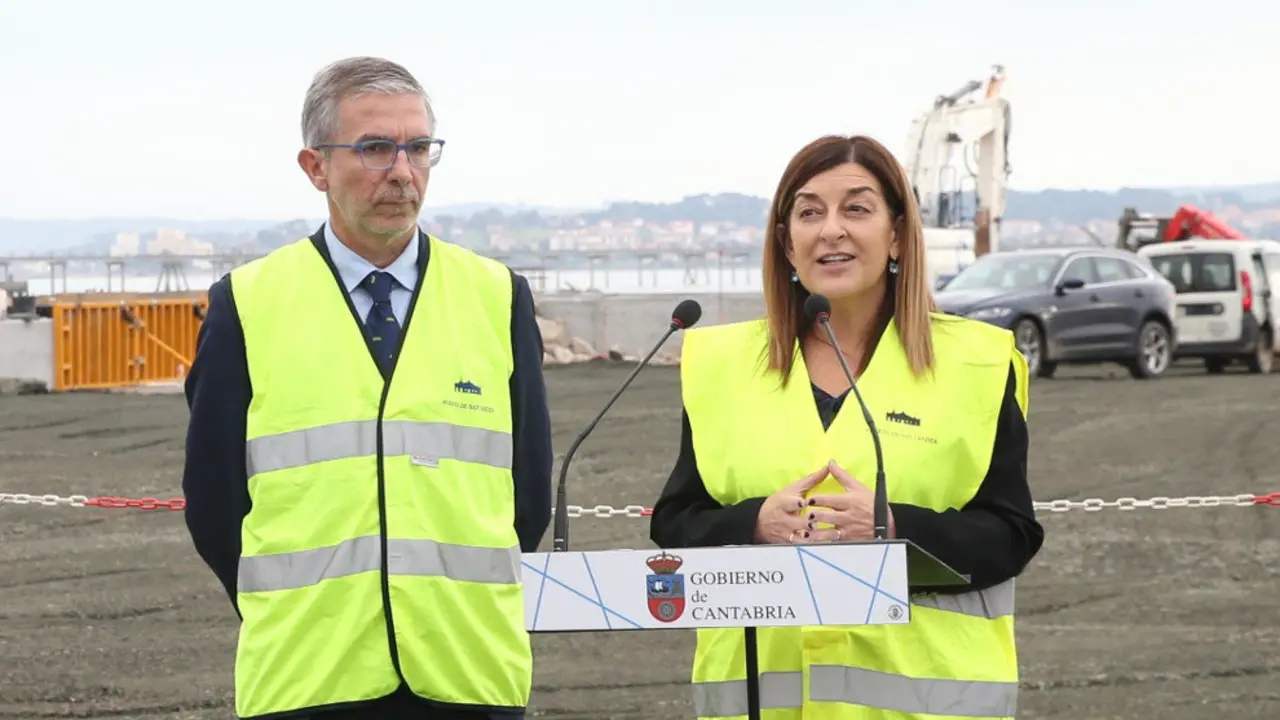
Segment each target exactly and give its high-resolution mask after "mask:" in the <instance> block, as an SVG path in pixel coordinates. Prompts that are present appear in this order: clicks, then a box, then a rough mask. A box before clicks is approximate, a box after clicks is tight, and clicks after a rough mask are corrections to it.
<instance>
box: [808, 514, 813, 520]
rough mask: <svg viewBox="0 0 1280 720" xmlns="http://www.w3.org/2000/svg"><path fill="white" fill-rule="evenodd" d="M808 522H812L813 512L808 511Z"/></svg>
mask: <svg viewBox="0 0 1280 720" xmlns="http://www.w3.org/2000/svg"><path fill="white" fill-rule="evenodd" d="M809 522H813V513H809Z"/></svg>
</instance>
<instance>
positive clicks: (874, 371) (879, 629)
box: [681, 316, 1027, 720]
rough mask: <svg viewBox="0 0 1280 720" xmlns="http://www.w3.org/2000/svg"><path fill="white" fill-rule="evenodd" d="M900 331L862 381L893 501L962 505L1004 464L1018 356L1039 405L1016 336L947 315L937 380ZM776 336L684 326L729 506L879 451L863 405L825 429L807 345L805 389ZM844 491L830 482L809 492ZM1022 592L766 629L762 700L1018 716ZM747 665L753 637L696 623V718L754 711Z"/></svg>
mask: <svg viewBox="0 0 1280 720" xmlns="http://www.w3.org/2000/svg"><path fill="white" fill-rule="evenodd" d="M896 333H897V329H896V324H894V323H891V324H890V326H889V328H888V330H887V331H886V332H885V335H884V337H883V338H882V339H881V341H880V343H879V345H878V346H877V348H876V350H875V354H874V355H873V357H872V359H871V362H870V363H869V364H868V367H867V369H866V371H864V373H863V376H862V377H861V378H860V381H859V391H860V392H861V394H862V397H863V400H864V401H865V402H866V404H867V405H868V407H869V409H870V410H871V412H872V413H873V416H874V417H875V418H876V421H877V425H878V429H879V431H880V436H881V442H882V444H883V448H884V457H885V462H886V465H887V466H888V467H889V468H890V469H889V480H888V487H889V500H890V501H891V502H907V503H911V504H914V505H919V506H921V507H927V508H930V509H932V510H934V511H937V512H944V511H947V510H953V509H957V508H961V507H963V506H964V505H965V504H966V503H967V502H968V501H969V500H970V499H971V498H972V497H973V495H974V494H975V493H976V492H977V490H978V488H979V486H980V485H981V482H982V479H983V477H984V475H985V474H986V471H987V468H988V466H989V465H990V460H991V451H992V443H993V440H994V434H995V430H996V428H995V421H996V418H997V417H998V414H999V407H1000V404H1001V402H1002V399H1003V392H1002V390H1003V389H1004V386H1005V383H1006V380H1007V378H1008V376H1009V368H1010V364H1012V366H1013V369H1014V375H1015V379H1016V383H1017V387H1016V388H1015V392H1016V394H1017V397H1018V402H1019V406H1020V409H1021V410H1022V411H1023V413H1024V415H1025V412H1026V408H1027V402H1026V382H1027V376H1026V365H1025V361H1023V359H1022V358H1021V356H1020V355H1019V354H1018V352H1017V350H1016V347H1015V346H1014V344H1013V341H1012V337H1011V335H1010V334H1009V333H1008V332H1007V331H1003V330H1000V329H998V328H994V327H992V326H989V325H985V324H982V323H977V322H973V321H969V320H964V319H959V318H947V317H942V316H934V318H933V333H934V337H933V346H934V349H935V353H936V354H937V364H936V366H935V368H934V373H933V374H932V375H931V376H927V377H921V378H916V377H913V376H912V375H911V373H910V370H909V367H908V365H907V362H906V356H905V352H904V350H903V348H902V345H901V343H900V341H899V339H898V338H897V337H896ZM766 342H767V326H766V325H765V324H764V323H763V322H760V321H755V322H747V323H734V324H729V325H719V326H711V327H707V328H702V329H695V330H690V331H688V332H686V335H685V338H684V348H683V350H682V359H681V376H682V377H681V385H682V388H681V390H682V399H683V400H684V405H685V409H686V411H687V412H688V415H689V421H690V425H691V427H692V429H693V437H694V449H695V454H696V457H697V463H698V469H699V471H700V474H701V476H702V478H703V481H704V483H705V484H706V485H707V490H708V492H709V493H710V494H711V496H712V497H713V498H714V499H715V500H716V501H717V502H719V503H721V504H723V505H730V504H735V503H739V502H742V501H743V500H745V499H747V498H750V497H762V496H767V495H769V494H771V493H772V492H775V491H776V490H777V489H778V488H779V487H781V486H783V485H785V484H787V483H789V482H793V481H795V480H796V479H798V478H800V477H803V476H804V475H807V474H808V473H810V472H812V471H813V468H815V467H818V466H820V465H821V464H822V463H823V462H825V461H827V460H828V459H835V460H836V462H838V463H840V464H841V465H842V466H843V467H844V468H845V469H846V470H848V471H849V472H850V474H851V475H853V476H854V477H855V478H857V479H859V480H860V481H863V482H864V483H867V479H868V478H873V477H874V476H875V464H874V457H875V453H874V451H873V448H872V447H871V445H870V436H869V433H868V432H867V429H866V426H865V423H864V421H863V419H862V417H861V413H858V412H853V413H849V412H842V413H841V414H839V415H838V416H837V417H836V419H835V421H834V422H833V423H832V424H831V426H830V428H828V429H826V431H825V432H824V431H823V430H824V429H823V427H822V424H821V421H820V420H819V417H818V414H817V409H816V408H815V407H814V400H813V395H812V393H811V391H810V389H809V387H808V383H807V382H806V380H807V368H806V367H805V364H804V358H803V354H801V353H799V352H798V349H797V354H796V365H795V367H794V369H793V375H792V378H791V383H790V384H789V385H788V386H786V387H782V388H780V387H779V384H778V378H777V376H776V375H773V374H770V373H767V372H761V365H760V364H759V363H758V362H757V359H758V358H760V357H761V352H762V350H763V348H764V344H765V343H766ZM779 447H785V448H787V451H786V452H779V451H778V448H779ZM840 492H843V489H842V488H840V487H839V486H838V484H836V483H835V481H834V480H833V479H827V480H824V481H823V483H821V484H819V485H818V487H816V488H815V489H814V490H812V491H811V492H810V493H808V494H809V495H817V494H824V493H840ZM1014 597H1015V581H1014V580H1009V581H1006V582H1003V583H1000V584H999V585H996V586H994V587H991V588H988V589H985V590H981V591H971V592H966V593H962V594H916V595H913V597H912V598H911V604H912V609H913V611H914V612H913V613H912V622H911V623H910V624H908V625H887V626H866V627H851V628H827V627H817V628H768V627H762V628H760V629H759V630H758V632H757V637H758V650H759V667H760V670H761V675H762V677H766V678H770V680H769V681H768V683H769V688H768V689H766V687H765V685H764V683H762V684H761V688H760V694H761V704H762V707H764V708H772V709H774V711H775V713H778V714H777V715H776V716H777V717H778V718H779V719H780V720H781V718H788V719H789V720H790V719H793V718H794V719H798V718H800V717H801V714H802V713H803V714H804V717H806V718H808V717H812V718H813V719H814V720H819V719H823V720H825V718H844V717H854V716H856V717H859V718H868V719H869V718H872V717H882V715H881V714H879V713H878V712H877V710H876V709H880V711H881V712H883V713H886V714H892V717H894V718H901V717H903V716H904V715H905V716H911V717H916V716H920V715H924V716H927V717H929V718H931V719H932V718H934V717H939V718H940V717H959V716H968V717H974V718H1006V717H1012V716H1013V714H1014V713H1013V708H1014V707H1015V705H1016V701H1017V691H1018V667H1017V657H1016V647H1015V645H1014V626H1013V619H1014ZM742 667H743V651H742V634H741V632H740V631H735V630H729V629H703V630H699V631H698V645H697V651H696V653H695V657H694V667H693V685H694V688H693V690H694V692H693V696H694V700H695V703H696V704H697V707H698V717H700V718H713V717H715V718H726V717H742V716H743V715H745V714H746V697H747V695H746V682H745V681H744V680H742V679H741V678H742ZM806 687H807V688H808V697H807V698H806V697H805V690H804V689H805V688H806ZM805 703H810V705H808V706H804V705H805ZM842 705H843V707H844V709H841V708H842ZM802 706H803V708H802ZM855 706H856V708H857V709H855ZM800 708H802V709H800ZM846 713H848V714H846ZM899 713H901V714H899Z"/></svg>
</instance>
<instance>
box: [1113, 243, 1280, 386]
mask: <svg viewBox="0 0 1280 720" xmlns="http://www.w3.org/2000/svg"><path fill="white" fill-rule="evenodd" d="M1138 255H1140V256H1142V257H1144V258H1146V260H1147V262H1150V263H1151V266H1152V267H1153V268H1155V270H1156V272H1158V273H1160V274H1161V275H1163V276H1164V277H1165V279H1167V280H1168V281H1169V282H1171V283H1173V287H1174V290H1175V292H1176V293H1177V295H1176V297H1175V302H1176V304H1177V310H1176V312H1177V317H1176V318H1175V319H1174V323H1175V324H1176V325H1177V331H1178V348H1177V351H1176V356H1177V357H1180V358H1185V357H1192V358H1203V360H1204V365H1205V368H1206V369H1207V370H1208V371H1209V372H1211V373H1218V372H1222V370H1223V368H1224V367H1226V366H1227V364H1228V363H1230V362H1232V361H1240V362H1242V363H1244V365H1245V366H1246V367H1248V368H1249V371H1250V372H1255V373H1269V372H1271V365H1272V362H1273V360H1274V357H1275V355H1274V353H1275V351H1276V342H1275V339H1276V332H1277V330H1276V327H1277V325H1278V324H1280V297H1277V296H1276V294H1275V293H1274V292H1273V291H1272V289H1273V288H1280V242H1276V241H1275V240H1206V239H1202V238H1191V239H1189V240H1178V241H1174V242H1161V243H1152V244H1150V245H1144V246H1143V247H1141V248H1139V249H1138Z"/></svg>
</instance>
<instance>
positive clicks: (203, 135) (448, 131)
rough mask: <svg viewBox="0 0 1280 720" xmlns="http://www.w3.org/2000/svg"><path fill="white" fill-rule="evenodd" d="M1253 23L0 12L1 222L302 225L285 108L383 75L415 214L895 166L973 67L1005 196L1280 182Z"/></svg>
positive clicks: (1068, 9) (624, 4)
mask: <svg viewBox="0 0 1280 720" xmlns="http://www.w3.org/2000/svg"><path fill="white" fill-rule="evenodd" d="M1277 27H1280V3H1267V2H1261V0H1253V1H1244V0H1216V1H1215V2H1212V3H1204V2H1194V3H1192V2H1187V1H1185V0H1164V1H1163V2H1151V1H1148V0H1110V1H1109V2H1098V1H1097V0H1076V1H1075V2H1071V3H1052V4H1051V3H1049V2H1043V3H1038V2H1028V1H1027V0H1023V1H1022V2H1016V3H1015V2H989V1H986V0H965V1H962V2H955V1H953V0H897V1H896V2H877V3H872V2H865V1H864V2H854V1H853V0H843V1H842V2H826V1H825V0H807V1H805V2H771V3H766V2H759V1H754V0H737V1H736V2H730V1H725V0H685V1H684V2H673V1H671V0H646V1H644V2H629V1H623V0H596V2H587V1H586V0H542V1H541V2H538V3H529V2H517V1H515V0H508V1H503V2H496V1H495V2H483V1H481V0H475V1H474V2H469V3H466V2H459V1H457V0H452V1H450V2H442V1H440V0H436V1H435V2H418V3H405V2H383V1H380V0H348V1H346V2H336V1H331V0H309V1H308V2H305V3H304V2H300V1H298V0H271V1H270V2H268V1H267V0H257V1H256V2H246V1H245V0H220V1H219V2H217V3H210V2H201V3H189V4H188V3H181V2H175V1H174V0H166V1H164V2H152V1H143V0H112V1H111V2H90V0H78V1H65V0H64V1H58V0H43V1H39V2H37V1H35V0H0V138H3V139H4V142H5V146H4V148H3V150H2V151H0V217H11V218H24V219H78V218H90V217H127V216H134V217H136V216H163V217H170V218H180V219H190V220H208V219H229V218H251V219H272V218H292V217H318V216H322V215H323V213H324V212H325V211H324V207H325V206H324V197H323V195H322V194H320V193H319V192H317V191H316V190H315V189H314V188H312V187H311V185H310V184H309V183H308V182H307V180H306V178H305V176H304V174H303V173H302V171H301V170H300V169H299V168H298V166H297V164H296V160H295V158H296V155H297V151H298V149H299V147H300V146H301V142H302V140H301V130H300V113H301V105H302V98H303V94H304V93H305V91H306V87H307V85H308V83H309V82H310V81H311V78H312V76H313V75H314V73H315V72H316V71H317V70H318V69H319V68H321V67H322V66H324V65H325V64H327V63H328V62H331V61H333V60H336V59H338V58H341V57H345V56H350V55H366V54H367V55H378V56H382V57H386V58H389V59H392V60H395V61H397V62H400V63H402V64H404V65H405V66H406V67H408V68H409V69H410V70H411V71H412V72H413V73H414V74H415V75H416V76H417V77H418V78H419V80H420V81H421V82H422V83H423V85H424V87H425V88H426V90H427V91H428V93H429V94H430V96H431V99H432V102H433V106H434V108H435V110H436V113H437V115H438V117H439V119H440V126H439V128H438V130H439V132H438V134H439V136H440V137H443V138H444V139H445V141H446V146H445V150H444V155H443V158H442V160H441V163H440V164H439V165H438V166H437V167H436V168H435V169H434V170H433V171H432V175H431V182H430V187H429V189H428V194H427V203H426V204H427V208H425V211H427V212H429V211H430V208H431V207H434V206H444V205H450V204H455V203H470V202H492V203H524V204H531V205H547V206H558V207H596V206H599V205H601V204H604V203H607V202H610V201H614V200H643V201H655V202H656V201H673V200H678V199H679V198H681V197H683V196H686V195H694V194H700V193H717V192H741V193H750V194H753V195H760V196H768V195H770V194H771V192H772V190H773V187H774V185H775V184H776V182H777V180H778V176H779V175H780V174H781V172H782V170H783V168H784V167H785V165H786V163H787V160H788V159H789V158H790V157H791V155H792V154H793V153H795V152H796V151H797V150H798V149H799V148H800V147H801V146H803V145H804V144H805V143H807V142H808V141H810V140H812V139H814V138H816V137H818V136H819V135H823V134H827V133H850V132H861V133H867V134H870V135H873V136H875V137H877V138H878V139H880V140H882V141H883V142H885V143H886V144H887V145H888V146H889V147H890V148H891V149H893V150H895V151H901V150H902V149H903V147H904V145H905V140H906V135H907V131H908V127H909V124H910V122H911V120H912V119H913V118H914V117H915V116H916V115H918V114H920V113H922V112H924V111H925V110H927V109H928V108H929V106H930V105H931V104H932V102H933V100H934V98H935V97H937V96H938V95H940V94H944V93H948V92H951V91H952V90H954V89H957V88H959V87H960V86H962V85H963V84H964V83H966V82H967V81H969V80H973V79H985V77H986V76H987V75H988V73H989V72H990V68H991V66H992V65H993V64H1002V65H1004V66H1005V67H1006V72H1007V74H1008V80H1007V82H1006V84H1005V86H1004V91H1003V95H1004V96H1005V97H1007V98H1009V100H1010V102H1011V104H1012V133H1011V139H1010V150H1009V152H1010V157H1009V160H1010V163H1011V165H1012V170H1013V174H1012V176H1011V178H1010V184H1011V186H1012V187H1013V188H1016V189H1023V190H1036V189H1042V188H1046V187H1058V188H1082V187H1087V188H1096V189H1113V188H1116V187H1120V186H1142V187H1168V186H1184V185H1212V184H1247V183H1255V182H1274V181H1277V180H1280V93H1277V92H1276V89H1275V88H1276V77H1277V73H1278V71H1280V43H1277V42H1276V41H1275V38H1276V34H1275V33H1276V28H1277Z"/></svg>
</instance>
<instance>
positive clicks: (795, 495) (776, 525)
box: [755, 460, 875, 544]
mask: <svg viewBox="0 0 1280 720" xmlns="http://www.w3.org/2000/svg"><path fill="white" fill-rule="evenodd" d="M827 476H831V477H834V478H835V479H836V482H838V483H840V485H841V487H843V488H844V490H845V491H844V492H843V493H841V494H839V495H814V496H813V497H811V498H807V499H806V498H805V497H804V493H806V492H808V491H809V490H811V489H813V488H814V487H815V486H816V485H817V484H818V483H820V482H822V481H823V480H825V479H826V478H827ZM874 503H875V494H874V493H873V492H872V491H871V490H870V489H869V488H868V487H867V486H865V485H863V484H862V483H860V482H858V481H857V480H855V479H854V478H853V476H852V475H850V474H849V473H848V471H846V470H845V469H844V468H842V467H840V466H839V465H837V464H836V461H835V460H831V461H830V462H828V463H827V464H826V465H824V466H822V467H821V468H819V469H818V470H816V471H814V472H812V473H810V474H808V475H806V476H804V477H802V478H800V479H799V480H797V481H796V482H794V483H792V484H790V485H788V486H787V487H784V488H782V489H781V490H779V491H777V492H775V493H774V494H772V495H770V496H769V497H768V498H766V499H765V501H764V504H763V505H761V506H760V513H759V515H758V516H757V517H756V533H755V539H756V542H758V543H768V544H782V543H795V544H802V543H820V542H834V541H839V540H870V539H872V538H873V537H874V536H875V529H874V517H875V512H874ZM824 508H826V509H824ZM819 523H827V524H829V525H830V527H827V528H821V527H819V526H818V525H819Z"/></svg>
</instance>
